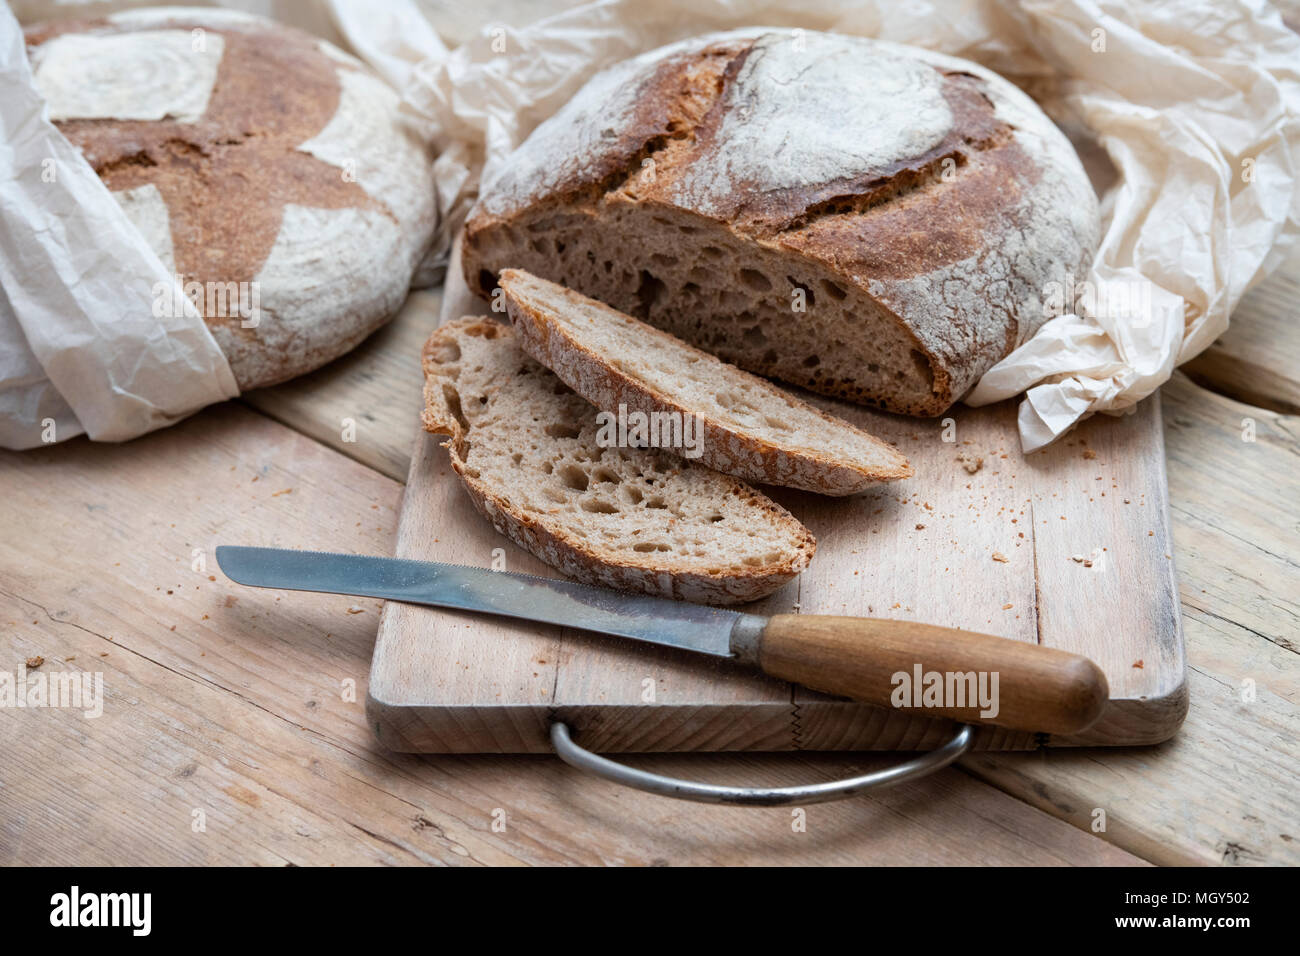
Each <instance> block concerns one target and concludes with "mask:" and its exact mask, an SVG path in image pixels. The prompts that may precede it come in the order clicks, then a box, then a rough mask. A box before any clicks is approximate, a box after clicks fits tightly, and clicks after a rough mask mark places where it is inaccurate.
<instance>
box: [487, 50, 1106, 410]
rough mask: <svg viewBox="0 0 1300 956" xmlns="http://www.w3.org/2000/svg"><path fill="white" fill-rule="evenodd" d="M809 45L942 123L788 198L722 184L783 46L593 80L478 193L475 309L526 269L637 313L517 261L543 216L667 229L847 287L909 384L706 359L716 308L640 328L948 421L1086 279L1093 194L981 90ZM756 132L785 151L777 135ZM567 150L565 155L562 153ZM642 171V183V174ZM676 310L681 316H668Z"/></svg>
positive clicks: (865, 352) (751, 179)
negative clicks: (903, 85) (891, 76)
mask: <svg viewBox="0 0 1300 956" xmlns="http://www.w3.org/2000/svg"><path fill="white" fill-rule="evenodd" d="M807 39H808V42H809V44H810V45H809V48H808V50H807V52H806V53H805V54H803V55H804V56H806V57H809V58H811V60H809V61H808V62H813V61H816V60H817V58H825V57H827V56H830V55H832V54H833V55H843V56H845V57H849V58H853V59H856V61H859V62H860V66H859V67H858V69H860V71H861V78H863V82H867V83H869V82H870V77H871V75H872V71H873V69H875V68H876V67H877V66H878V65H879V64H881V63H892V64H895V65H897V64H898V63H901V62H904V61H905V62H906V63H907V64H910V66H909V67H908V69H909V70H910V72H908V73H907V76H908V77H913V76H916V75H922V76H928V75H929V74H925V73H922V74H917V73H916V68H920V69H922V70H924V71H930V72H931V73H932V74H933V77H932V80H927V81H926V83H927V84H928V86H932V87H933V89H932V90H931V91H930V93H929V94H927V95H928V97H929V99H928V100H926V103H927V105H928V107H930V108H932V110H933V111H934V112H935V113H936V115H938V116H939V118H938V119H936V120H935V122H934V124H933V126H934V128H933V130H932V132H933V133H934V135H933V136H931V137H930V138H928V139H925V138H922V139H920V140H918V141H917V142H911V141H910V140H908V139H907V137H906V136H902V134H900V137H901V139H900V145H899V146H898V150H897V151H896V152H897V153H898V154H897V155H896V154H894V153H886V154H883V155H881V156H875V155H872V156H868V157H866V158H865V159H863V160H862V162H861V164H858V165H855V160H854V158H853V157H842V158H841V159H839V160H837V162H839V164H840V165H838V166H835V165H834V164H832V165H831V168H830V169H829V170H819V171H820V172H822V173H825V174H826V178H825V179H823V180H817V181H802V180H801V181H797V182H793V184H791V183H789V182H784V181H782V180H781V178H780V176H779V175H778V174H777V173H772V174H771V177H770V180H771V181H768V180H767V179H763V178H762V175H766V174H761V170H760V173H756V172H755V171H754V169H755V167H754V166H753V164H750V165H749V166H745V165H744V164H741V168H739V169H737V168H736V164H737V163H738V162H739V160H738V156H737V153H738V152H739V147H738V146H737V139H736V134H735V133H734V129H736V128H741V127H743V126H744V122H743V120H745V119H746V116H747V114H746V113H745V111H746V110H750V109H753V104H756V103H757V104H761V103H762V102H763V98H764V97H768V96H772V95H775V94H774V92H773V91H774V89H775V85H776V84H774V83H773V82H772V81H771V79H770V78H767V79H765V78H764V77H765V74H763V73H762V72H761V71H760V70H759V68H758V67H756V66H755V64H756V63H760V62H773V63H778V64H779V63H780V62H781V58H782V57H786V58H787V59H788V58H790V57H792V56H793V54H789V53H786V52H784V47H783V44H786V45H788V43H789V37H788V36H784V35H781V34H764V33H762V32H761V31H739V32H738V33H731V34H724V35H710V36H706V37H701V38H697V39H695V40H692V41H686V42H684V43H679V44H674V45H673V46H670V47H666V48H663V49H662V50H658V51H654V52H652V53H650V54H645V55H643V56H641V57H638V58H635V59H633V60H630V61H627V62H626V63H623V64H619V65H618V66H616V67H614V68H612V69H611V70H609V71H606V73H604V74H601V75H600V76H599V77H597V78H595V79H593V80H592V81H591V82H590V83H589V84H588V86H587V87H585V88H584V89H583V90H582V91H581V92H579V94H578V95H577V96H575V97H574V100H573V102H571V103H570V104H569V105H568V106H566V107H565V109H563V110H561V111H560V112H559V113H558V114H557V115H556V116H554V117H552V118H551V119H550V120H548V121H547V122H545V123H543V124H542V125H541V126H540V127H538V129H537V130H535V131H534V133H533V135H532V136H531V137H530V138H529V140H528V141H527V142H525V143H524V144H523V146H521V147H520V149H519V150H518V151H517V153H516V154H515V156H514V157H512V158H511V160H510V161H509V162H508V163H507V164H506V165H505V166H504V167H503V168H502V169H501V170H500V172H499V173H498V174H497V175H496V177H495V178H494V179H493V180H491V181H490V182H488V183H486V184H485V185H484V187H483V190H482V192H481V195H480V199H479V202H478V204H477V206H476V207H475V209H474V210H473V211H472V212H471V215H470V217H469V219H468V221H467V223H466V227H465V233H464V243H463V252H462V263H463V267H464V271H465V278H466V281H467V282H468V283H469V286H470V288H471V289H473V290H474V291H475V292H476V293H478V294H479V295H482V296H485V297H487V296H490V294H491V292H492V284H493V283H494V282H495V278H496V275H497V273H498V272H500V270H501V269H503V268H506V267H512V266H513V267H522V268H528V269H529V270H530V271H533V272H535V273H537V274H538V275H541V276H542V277H544V278H548V279H552V280H557V281H559V280H565V281H567V282H568V284H570V285H571V286H573V287H574V288H577V289H578V290H579V291H581V292H584V293H587V294H591V295H595V296H596V297H598V298H602V299H603V301H606V303H607V304H609V305H613V306H615V307H617V308H620V309H622V310H624V311H628V312H632V313H633V314H637V315H640V314H641V313H639V312H638V311H637V310H636V308H635V306H636V302H635V300H634V297H633V296H632V295H631V294H630V293H619V292H617V291H610V290H605V291H606V294H605V295H603V296H602V295H601V291H602V290H601V289H600V288H597V287H596V286H597V285H598V283H592V282H591V281H590V280H585V279H583V278H582V277H581V276H580V275H579V274H578V273H576V272H575V271H574V270H573V269H572V268H571V267H569V266H566V265H565V264H563V263H561V262H560V261H558V257H552V258H550V259H549V260H548V259H547V258H546V257H535V256H534V257H530V256H529V255H528V250H527V243H528V239H529V232H528V230H529V227H531V226H533V225H534V224H535V223H537V222H539V221H543V220H545V219H546V218H547V217H548V216H564V215H568V216H574V217H575V218H576V219H578V220H580V221H581V225H580V226H575V227H574V231H575V232H580V231H582V230H584V229H585V230H588V231H590V230H595V231H596V232H597V234H600V235H602V236H603V238H602V240H601V241H602V242H604V243H606V244H610V243H612V242H613V241H617V240H615V239H614V235H613V233H612V232H611V229H612V226H611V225H610V224H611V223H612V222H614V220H615V219H617V218H618V217H620V216H626V215H628V214H635V215H638V216H639V217H640V220H641V221H642V222H645V223H650V222H652V221H654V220H655V219H656V218H659V219H661V220H662V219H667V218H669V217H671V218H672V221H673V222H674V223H675V224H678V225H679V226H680V227H681V228H682V229H683V231H685V230H688V229H692V230H706V231H707V230H712V232H711V233H710V234H711V235H712V234H716V235H720V236H726V237H728V238H730V239H732V240H735V241H736V242H737V243H738V244H743V245H745V246H746V247H747V248H749V249H751V250H752V255H753V256H754V258H755V259H758V258H759V257H760V256H762V255H767V254H773V255H775V256H776V257H777V261H778V262H780V263H783V264H785V265H786V266H787V267H788V271H790V272H791V273H792V274H795V275H797V276H799V277H800V280H801V283H796V284H802V278H803V277H804V276H816V277H819V278H825V279H827V280H828V281H831V282H833V283H834V284H835V285H836V286H838V287H840V288H841V289H842V290H846V291H847V292H848V293H849V305H856V304H858V303H861V304H862V308H861V309H860V310H859V311H861V312H867V311H870V312H871V314H873V315H879V316H881V317H883V320H884V321H887V322H888V323H890V325H891V327H892V328H893V330H894V333H893V334H894V336H895V338H896V339H897V340H898V341H900V342H902V343H904V346H902V347H900V348H910V349H911V350H912V351H913V352H914V353H915V355H916V361H917V368H916V369H915V370H904V371H905V372H906V373H907V374H908V375H909V376H910V378H911V380H912V381H911V385H912V386H914V387H912V388H910V389H908V390H906V391H905V390H903V389H901V388H898V387H891V386H890V385H889V384H888V383H887V382H886V383H884V384H873V385H870V386H863V385H862V384H860V383H857V382H853V381H846V379H849V378H851V376H845V375H838V376H833V375H829V374H828V375H821V374H820V373H819V372H818V371H817V370H816V369H813V370H811V371H807V372H805V371H802V370H801V369H800V368H799V367H798V366H797V365H793V364H792V363H791V362H789V361H784V360H772V361H766V360H764V359H763V358H753V357H752V356H745V355H743V354H742V353H738V352H736V350H735V348H734V346H733V345H732V344H729V345H728V346H727V347H723V348H715V347H712V344H711V343H710V341H709V334H710V325H711V324H712V326H715V327H716V326H719V324H724V325H725V322H726V321H730V320H732V319H734V318H735V315H734V313H731V312H729V311H728V309H727V307H725V306H723V307H712V308H713V314H712V316H711V318H712V320H713V321H712V323H711V324H710V322H709V321H707V320H706V321H705V322H704V323H703V324H701V325H699V334H698V336H693V335H691V334H688V333H690V332H691V331H692V326H691V324H690V323H689V322H686V321H684V320H683V319H682V317H681V316H680V315H677V314H669V313H668V312H667V311H663V310H660V311H656V309H655V307H653V306H652V307H651V308H650V309H649V310H648V311H647V314H645V315H644V316H642V317H644V318H646V319H647V320H648V321H650V322H652V323H654V324H656V325H660V326H661V327H663V328H667V329H669V330H670V331H673V332H675V333H677V334H679V335H684V336H685V337H688V338H692V340H693V341H694V343H695V344H697V345H701V346H702V347H704V348H707V349H708V350H709V351H714V352H716V353H717V354H720V355H722V357H724V358H727V359H728V360H730V361H734V362H736V363H737V364H741V365H743V366H744V367H746V368H748V369H749V370H750V371H755V372H758V373H760V374H766V375H773V376H776V377H781V378H784V379H786V380H787V381H792V382H794V383H795V384H798V385H802V386H804V387H807V388H809V389H812V390H814V391H818V392H821V393H823V394H827V395H832V396H836V397H840V398H846V399H849V400H850V401H857V402H862V403H869V404H877V405H880V406H882V407H885V408H888V409H890V410H892V411H898V412H903V413H907V414H914V415H937V414H940V413H941V412H943V411H944V410H945V409H947V408H948V407H949V406H950V405H951V404H952V403H953V402H954V401H956V400H957V399H958V398H960V397H961V396H962V395H963V394H964V393H965V392H966V391H967V390H968V389H969V388H970V387H971V386H973V385H974V383H975V382H976V381H977V380H978V379H979V377H980V376H981V375H982V374H983V373H984V371H986V370H987V369H988V368H989V367H991V366H992V365H993V364H994V363H995V362H997V361H998V360H999V359H1001V358H1002V357H1004V356H1005V355H1007V354H1008V353H1009V352H1011V351H1012V350H1013V349H1014V348H1016V347H1017V346H1018V345H1020V344H1022V343H1023V342H1024V341H1026V340H1027V339H1028V338H1029V337H1030V336H1031V335H1032V334H1033V332H1034V331H1036V330H1037V328H1038V327H1039V326H1040V325H1041V324H1042V322H1043V321H1045V320H1046V317H1047V314H1046V311H1045V310H1044V308H1043V304H1042V299H1043V296H1044V295H1045V286H1047V285H1048V284H1049V283H1050V282H1053V281H1061V280H1063V279H1064V278H1065V277H1066V276H1067V275H1075V276H1078V275H1082V274H1085V272H1086V270H1087V268H1088V266H1089V264H1090V262H1091V258H1092V254H1093V251H1094V249H1095V247H1096V243H1097V238H1098V232H1099V223H1098V212H1097V202H1096V196H1095V195H1094V194H1093V192H1092V189H1091V186H1090V185H1089V183H1088V180H1087V177H1086V174H1085V173H1084V171H1083V169H1082V166H1081V165H1080V163H1079V161H1078V158H1077V156H1075V154H1074V151H1073V149H1072V148H1071V146H1070V145H1069V142H1068V140H1066V138H1065V137H1064V135H1063V134H1061V132H1060V131H1059V130H1057V129H1056V128H1055V126H1053V125H1052V123H1051V122H1050V120H1048V119H1047V118H1046V117H1045V116H1044V115H1043V114H1042V112H1041V111H1040V110H1039V109H1038V107H1037V106H1036V105H1035V104H1034V103H1033V102H1032V101H1031V100H1029V98H1028V97H1027V96H1025V95H1024V94H1023V93H1021V92H1020V91H1019V90H1017V89H1016V88H1015V87H1014V86H1012V84H1010V83H1008V82H1007V81H1006V80H1004V79H1002V78H1001V77H999V76H997V75H996V74H993V73H991V72H990V71H988V70H985V69H983V68H982V67H979V66H977V65H976V64H973V63H969V62H967V61H964V60H958V59H956V58H953V57H947V56H943V55H941V54H935V53H932V52H929V51H925V50H920V49H917V48H911V47H902V46H899V45H896V44H888V43H883V42H880V41H872V40H866V39H863V38H858V37H843V36H836V35H831V34H809V35H808V38H807ZM813 44H823V46H818V47H817V48H816V49H814V47H813ZM827 51H829V52H827ZM801 62H802V61H801ZM898 68H899V69H903V68H902V67H898ZM769 72H770V71H769ZM846 76H848V77H849V78H850V79H852V78H853V77H855V76H857V74H853V73H851V72H850V73H846ZM828 95H829V94H828ZM881 95H882V97H883V95H884V94H881ZM898 95H900V96H902V97H907V96H909V95H912V94H910V93H909V92H908V91H906V90H905V91H903V92H902V93H900V94H898ZM809 96H810V97H811V99H810V101H809V109H810V110H811V111H812V112H813V113H815V114H817V115H816V116H815V117H814V118H815V119H816V120H817V121H818V122H820V123H821V124H822V125H821V126H820V127H818V128H822V129H828V130H829V129H832V128H833V127H834V125H835V122H836V115H835V109H836V106H837V105H836V104H835V103H834V102H833V100H832V101H827V100H826V99H825V97H824V98H823V99H822V100H817V99H816V96H815V95H814V94H811V93H810V94H809ZM918 96H919V94H918ZM845 97H847V94H844V95H843V96H842V99H843V98H845ZM848 98H849V99H851V97H848ZM944 110H946V111H947V114H946V115H947V116H948V117H949V120H948V122H947V124H946V125H944V122H943V117H942V115H939V114H942V113H943V111H944ZM822 114H825V115H824V116H823V115H822ZM733 120H734V122H733ZM755 122H757V120H756V121H755ZM770 125H772V126H773V127H775V126H777V125H779V124H778V123H776V121H775V120H773V121H772V123H771V124H770ZM900 125H901V124H900ZM727 130H733V132H732V133H727ZM602 134H603V135H602ZM768 136H769V138H770V139H771V141H772V142H773V143H776V144H779V145H781V146H784V145H785V144H786V142H787V141H785V140H781V139H780V132H779V130H776V129H773V130H771V131H770V132H769V134H768ZM565 144H568V145H569V146H570V147H574V146H576V148H572V149H571V150H570V153H571V154H572V155H571V156H567V157H566V155H565V154H564V148H565ZM743 145H748V143H745V144H743ZM796 145H797V144H796ZM913 147H914V148H915V152H907V150H908V149H909V148H913ZM780 162H781V161H780V160H777V159H775V158H773V160H772V164H771V165H772V167H773V168H774V169H781V170H782V171H783V172H786V173H787V176H786V178H787V179H790V180H792V181H793V180H797V179H798V176H797V170H796V171H795V172H793V173H791V172H789V171H786V170H785V169H784V167H783V166H781V165H779V164H780ZM647 163H648V164H650V168H651V170H652V172H653V175H652V176H645V175H643V172H644V170H645V168H646V165H647ZM701 170H705V171H708V172H709V174H710V175H709V176H705V175H704V174H703V173H701ZM756 177H758V178H756ZM702 181H703V182H704V185H703V186H702V185H701V182H702ZM648 259H649V257H648V256H646V255H645V254H643V253H640V252H639V251H638V249H637V248H636V246H635V244H633V243H630V242H626V241H624V242H623V244H622V246H621V247H620V248H619V249H618V260H617V264H618V265H627V266H628V267H629V268H631V269H634V270H636V269H643V270H649V271H650V272H653V271H654V266H653V265H652V264H651V263H650V262H649V261H648ZM769 271H777V270H775V269H774V270H769ZM584 283H586V285H584ZM777 291H778V292H780V293H781V294H783V295H784V294H785V293H786V289H784V288H782V289H779V290H777ZM774 294H775V293H774ZM671 309H675V310H676V311H677V312H681V311H682V307H681V306H680V304H679V303H677V302H676V300H673V303H672V304H671ZM704 311H705V312H706V313H707V312H708V307H706V308H705V310H704ZM850 311H852V310H850ZM787 312H788V309H787ZM810 312H811V313H814V314H815V312H816V306H813V307H812V308H811V309H810ZM724 320H725V321H724ZM810 328H811V325H810ZM809 334H811V335H814V336H816V337H817V341H816V342H814V343H813V345H815V346H816V347H817V348H818V349H820V350H822V351H823V352H826V351H829V350H832V349H835V348H837V343H836V342H835V341H834V339H835V338H836V336H834V335H832V334H830V333H827V332H826V331H825V330H824V329H820V328H819V329H818V330H816V331H813V332H810V333H809ZM804 344H805V343H804V342H803V341H801V340H800V339H799V338H798V337H797V336H795V335H790V336H789V337H788V338H785V339H784V340H783V341H780V342H778V343H776V345H777V348H778V351H781V352H783V353H784V352H789V351H790V350H792V349H795V348H800V347H803V345H804ZM838 347H839V348H841V351H842V350H843V344H842V343H841V344H840V346H838ZM733 353H734V354H733ZM783 358H784V355H783V356H782V359H783ZM852 359H853V361H854V362H855V363H856V364H857V365H859V366H866V365H868V364H870V363H871V362H873V361H874V360H875V356H873V355H872V354H871V352H870V348H869V345H864V346H862V347H861V348H860V354H859V353H858V352H855V353H854V354H853V355H852ZM918 389H919V390H920V393H919V394H918Z"/></svg>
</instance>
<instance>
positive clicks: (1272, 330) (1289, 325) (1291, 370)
mask: <svg viewBox="0 0 1300 956" xmlns="http://www.w3.org/2000/svg"><path fill="white" fill-rule="evenodd" d="M1297 303H1300V261H1298V262H1297V263H1296V264H1295V265H1294V266H1292V267H1290V268H1287V269H1284V270H1282V271H1279V272H1277V273H1275V274H1274V275H1272V276H1270V277H1269V278H1268V279H1266V280H1265V281H1264V282H1262V283H1261V284H1260V285H1258V286H1256V287H1255V288H1254V289H1251V290H1250V291H1249V292H1247V293H1246V295H1245V296H1244V297H1243V298H1242V300H1241V303H1240V304H1239V305H1238V306H1237V310H1236V311H1235V312H1234V313H1233V314H1232V323H1231V324H1230V325H1229V326H1228V331H1227V332H1225V333H1224V334H1223V335H1222V336H1221V337H1220V338H1219V340H1218V341H1217V342H1215V343H1214V344H1213V345H1211V346H1210V347H1209V348H1208V349H1206V350H1205V351H1204V352H1202V353H1201V354H1200V355H1198V356H1197V357H1196V358H1194V359H1192V360H1191V361H1190V362H1188V363H1187V364H1186V365H1184V366H1183V371H1184V372H1185V373H1186V374H1187V375H1188V376H1189V377H1190V378H1191V379H1192V380H1193V381H1194V382H1196V383H1197V384H1199V385H1203V386H1205V387H1206V388H1208V389H1211V390H1212V391H1216V392H1220V393H1222V394H1224V395H1227V396H1228V397H1229V398H1235V399H1236V400H1237V401H1240V402H1245V403H1247V404H1250V405H1255V406H1257V407H1259V408H1267V409H1270V410H1272V411H1275V412H1283V413H1285V414H1288V415H1297V414H1300V331H1297V329H1296V325H1297V323H1298V322H1300V311H1298V310H1297Z"/></svg>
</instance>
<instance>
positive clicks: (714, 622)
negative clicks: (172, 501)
mask: <svg viewBox="0 0 1300 956" xmlns="http://www.w3.org/2000/svg"><path fill="white" fill-rule="evenodd" d="M217 564H218V565H219V566H220V567H221V570H222V572H223V573H224V574H225V575H226V577H228V578H230V579H231V580H232V581H234V582H236V583H238V584H246V585H250V586H252V587H260V588H283V589H286V590H291V591H321V592H326V593H331V594H352V595H356V596H359V597H372V598H383V599H385V600H390V601H407V602H409V603H412V604H430V605H433V606H435V607H448V608H459V609H461V610H466V611H481V612H484V613H487V614H499V615H502V616H504V617H514V618H522V619H524V620H529V621H539V622H542V623H546V624H558V625H561V626H564V627H575V628H579V629H581V630H586V631H598V632H600V633H602V634H612V635H614V636H617V637H628V638H632V639H634V640H638V641H648V642H649V643H651V644H666V645H668V646H670V647H680V648H684V649H686V650H690V651H696V652H698V653H701V654H712V655H714V656H715V657H731V656H733V655H732V651H731V633H732V629H733V627H734V626H735V624H736V622H737V621H738V620H740V619H741V618H744V617H752V615H743V614H740V613H738V612H736V611H728V610H723V609H721V608H713V607H706V606H704V605H700V604H684V603H681V602H679V601H671V600H668V599H666V598H655V597H648V596H643V595H636V594H628V593H625V592H622V591H611V590H606V589H605V588H597V587H591V586H589V585H586V584H578V583H577V582H574V581H564V580H557V579H553V578H539V577H534V576H533V575H531V574H517V573H514V572H510V571H492V570H489V569H487V568H472V567H466V566H464V565H458V564H441V563H438V562H434V561H411V560H407V559H405V558H385V557H374V556H369V555H360V554H335V553H332V552H327V551H292V550H287V549H282V548H249V547H235V546H231V545H221V546H219V547H218V548H217ZM758 620H760V621H761V620H763V619H762V618H759V619H758Z"/></svg>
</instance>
